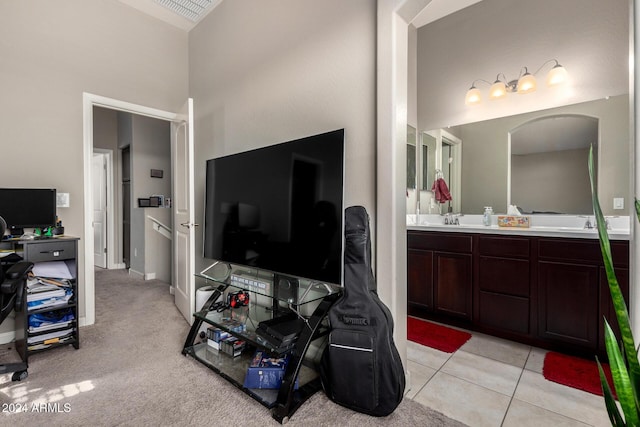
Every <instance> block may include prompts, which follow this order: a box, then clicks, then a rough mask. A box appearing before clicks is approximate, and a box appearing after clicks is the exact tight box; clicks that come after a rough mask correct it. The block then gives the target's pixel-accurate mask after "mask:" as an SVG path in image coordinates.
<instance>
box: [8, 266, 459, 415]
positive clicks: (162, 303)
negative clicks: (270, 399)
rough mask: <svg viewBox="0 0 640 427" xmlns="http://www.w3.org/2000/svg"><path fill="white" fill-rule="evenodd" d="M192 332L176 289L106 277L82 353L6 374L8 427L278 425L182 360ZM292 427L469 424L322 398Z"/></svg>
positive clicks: (37, 360)
mask: <svg viewBox="0 0 640 427" xmlns="http://www.w3.org/2000/svg"><path fill="white" fill-rule="evenodd" d="M188 329H189V328H188V325H187V323H186V322H185V320H184V319H183V318H182V316H181V315H180V313H179V312H178V310H177V309H176V307H175V306H174V304H173V296H171V295H170V294H169V292H168V285H167V284H165V283H161V282H158V281H147V282H144V281H142V280H138V279H135V278H133V277H131V276H129V275H128V274H127V273H126V272H125V271H123V270H117V271H106V270H99V271H97V272H96V323H95V324H94V325H92V326H87V327H83V328H81V329H80V349H79V350H75V349H74V348H73V347H72V346H66V347H62V348H58V349H54V350H51V351H48V352H44V353H40V354H36V355H33V356H32V357H31V358H30V360H29V377H28V378H27V379H26V380H24V381H22V382H11V375H10V374H5V375H0V405H1V413H0V425H24V426H43V425H47V426H191V425H194V426H195V425H225V426H234V425H242V426H260V427H264V426H268V425H279V424H278V423H277V422H276V421H275V420H273V419H272V418H271V414H270V412H269V410H268V409H267V408H265V407H264V406H262V405H260V404H259V403H258V402H256V401H254V400H253V399H251V398H250V397H249V396H247V395H245V394H244V393H242V392H241V391H240V390H239V389H237V388H236V387H234V386H233V385H231V384H229V383H228V382H227V381H225V380H224V379H222V378H220V377H219V376H217V375H216V374H215V373H213V372H212V371H210V370H209V369H207V368H206V367H204V366H203V365H201V364H200V363H198V362H196V361H195V360H193V359H191V358H188V357H185V356H183V355H182V354H181V350H182V345H183V344H184V339H185V337H186V335H187V332H188ZM287 425H290V426H369V425H371V426H376V425H380V426H382V425H384V426H462V424H460V423H458V422H457V421H453V420H451V419H449V418H446V417H445V416H443V415H442V414H440V413H437V412H435V411H432V410H429V409H428V408H425V407H423V406H421V405H419V404H417V403H415V402H413V401H411V400H408V399H405V400H404V401H403V402H402V403H401V404H400V406H399V407H398V408H397V409H396V411H395V412H394V413H393V414H391V415H390V416H388V417H385V418H375V417H370V416H367V415H364V414H360V413H356V412H353V411H350V410H348V409H345V408H342V407H340V406H338V405H336V404H334V403H333V402H331V401H329V400H328V399H327V398H326V396H325V395H324V393H322V392H319V393H316V394H315V395H314V396H312V397H311V398H310V399H309V400H308V401H307V402H306V403H304V404H303V405H302V406H301V407H300V408H299V409H298V411H297V412H296V413H295V414H294V415H293V416H292V418H291V419H290V420H289V422H288V423H287Z"/></svg>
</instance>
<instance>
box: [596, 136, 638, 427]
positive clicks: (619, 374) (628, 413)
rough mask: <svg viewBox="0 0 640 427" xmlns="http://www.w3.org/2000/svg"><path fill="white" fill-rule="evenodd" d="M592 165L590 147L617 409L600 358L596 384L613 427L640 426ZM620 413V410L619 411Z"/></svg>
mask: <svg viewBox="0 0 640 427" xmlns="http://www.w3.org/2000/svg"><path fill="white" fill-rule="evenodd" d="M593 169H594V167H593V147H591V149H590V150H589V178H590V181H591V196H592V201H593V212H594V214H595V218H596V224H597V228H598V239H599V241H600V249H601V251H602V258H603V261H604V267H605V270H606V273H607V281H608V283H609V291H610V293H611V300H612V301H613V307H614V309H615V312H616V319H617V321H618V327H619V329H620V335H621V343H620V346H618V340H617V338H616V336H615V334H614V333H613V331H612V329H611V326H609V323H608V322H607V320H606V319H604V327H605V346H606V351H607V357H608V358H609V365H610V367H611V376H612V378H613V386H614V390H615V392H616V395H617V397H618V401H619V402H620V409H619V408H618V405H617V404H616V399H615V398H614V395H613V392H612V390H611V388H610V386H609V383H608V382H607V379H606V377H605V374H604V370H603V369H602V365H601V364H600V361H599V360H598V358H597V357H596V361H597V362H598V370H599V371H600V383H601V385H602V392H603V396H604V401H605V405H606V408H607V413H608V414H609V420H610V421H611V425H613V426H640V402H639V396H640V363H638V351H637V350H636V345H635V341H634V339H633V334H632V332H631V326H630V324H629V312H628V310H627V304H626V303H625V301H624V297H623V296H622V291H621V290H620V286H619V284H618V279H617V278H616V275H615V272H614V271H613V261H612V256H611V246H610V244H609V235H608V233H607V226H606V222H605V218H604V215H603V214H602V209H601V208H600V202H599V201H598V194H597V192H596V188H595V182H594V170H593ZM635 208H636V214H637V215H638V217H639V218H640V202H638V200H636V201H635ZM620 410H621V411H622V413H621V411H620Z"/></svg>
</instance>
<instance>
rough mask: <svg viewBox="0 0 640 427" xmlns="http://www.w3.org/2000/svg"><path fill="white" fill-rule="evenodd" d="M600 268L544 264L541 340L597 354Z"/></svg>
mask: <svg viewBox="0 0 640 427" xmlns="http://www.w3.org/2000/svg"><path fill="white" fill-rule="evenodd" d="M598 288H599V278H598V266H594V265H585V264H568V263H557V262H548V261H541V262H540V268H539V276H538V290H539V292H540V298H539V302H538V335H539V336H540V338H543V339H547V340H551V341H557V342H560V343H562V344H572V345H577V346H580V347H583V348H585V349H592V350H595V349H596V347H597V344H598V322H599V319H598V305H599V303H598V299H599V298H598V294H599V292H598Z"/></svg>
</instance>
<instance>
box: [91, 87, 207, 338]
mask: <svg viewBox="0 0 640 427" xmlns="http://www.w3.org/2000/svg"><path fill="white" fill-rule="evenodd" d="M186 105H189V106H190V107H191V106H192V101H191V100H188V103H187V104H186ZM94 107H103V108H106V109H111V110H117V111H122V112H127V113H133V114H137V115H140V116H145V117H150V118H155V119H160V120H165V121H167V122H169V123H170V124H171V125H170V129H171V130H170V134H171V135H170V139H171V146H172V149H173V148H174V147H175V146H176V144H177V143H178V142H179V141H180V138H179V137H178V135H179V133H178V131H177V129H179V128H187V129H188V130H189V132H188V134H186V132H184V133H185V136H184V138H182V139H184V140H185V141H186V143H185V144H183V145H184V147H186V148H185V149H184V150H183V152H182V153H181V154H185V153H186V154H187V156H186V158H188V159H189V160H190V164H191V165H192V164H193V151H192V147H193V110H192V108H189V109H188V110H185V111H187V113H184V112H180V113H172V112H167V111H163V110H157V109H154V108H149V107H145V106H141V105H137V104H131V103H128V102H124V101H119V100H116V99H111V98H106V97H103V96H99V95H94V94H90V93H86V92H85V93H83V135H84V138H83V140H84V144H83V159H84V162H83V163H84V216H85V218H92V214H93V191H92V158H93V151H94V149H93V125H94V123H93V114H94V111H93V109H94ZM185 123H187V124H188V126H185ZM182 157H185V156H182ZM171 159H172V162H175V159H174V154H173V151H172V155H171ZM181 171H183V173H184V174H186V176H185V177H181V178H184V179H181V181H185V180H186V181H187V183H188V184H189V185H183V186H182V187H181V188H182V190H183V192H182V198H184V199H187V200H188V201H190V202H192V201H193V167H187V168H183V169H181ZM177 175H178V174H173V177H172V180H175V179H177V178H178V177H177ZM173 184H175V182H174V183H173ZM178 210H180V212H181V214H182V216H183V217H185V216H187V217H188V218H189V221H184V220H183V221H181V222H182V223H184V224H185V225H184V226H185V227H186V228H189V227H190V226H191V225H193V224H192V223H193V222H194V218H193V209H182V208H181V206H180V208H179V204H178V203H177V202H176V203H175V208H174V209H173V212H174V216H175V212H176V211H178ZM175 222H176V221H175V218H174V223H175ZM178 223H180V222H178ZM173 228H174V233H175V229H176V227H173ZM83 236H84V242H83V243H84V266H83V267H82V268H81V271H83V272H84V277H83V281H84V312H85V316H84V318H81V319H80V324H81V326H84V325H91V324H93V323H95V277H94V274H93V269H94V264H93V251H94V230H93V221H90V220H88V221H85V222H84V230H83ZM188 237H189V238H188V239H184V238H182V239H181V240H183V241H184V242H182V243H183V245H182V246H183V247H188V248H191V250H190V252H191V253H193V248H192V246H193V231H191V232H190V233H189V234H188ZM173 245H174V246H175V245H176V239H174V240H173ZM175 252H178V251H174V253H175ZM188 261H189V262H184V263H183V265H182V267H183V270H185V274H184V277H186V278H187V280H188V282H186V283H184V284H182V285H181V286H182V288H184V291H185V292H183V293H181V294H180V295H181V299H182V296H183V295H185V296H186V298H187V300H188V301H182V300H181V299H180V300H179V298H178V293H176V297H175V299H176V301H175V303H176V305H177V306H178V307H181V306H186V307H187V308H190V307H192V306H193V305H194V304H195V289H194V280H193V270H194V266H193V257H190V258H189V260H188ZM175 262H176V260H175V255H174V263H175ZM174 277H175V275H174ZM171 286H172V288H171V293H173V287H175V286H176V282H175V278H174V283H172V284H171ZM191 300H193V301H191ZM181 311H182V310H181ZM187 312H188V317H187V314H186V313H185V312H184V311H183V314H184V315H185V318H187V320H188V319H189V318H191V313H192V312H193V310H187Z"/></svg>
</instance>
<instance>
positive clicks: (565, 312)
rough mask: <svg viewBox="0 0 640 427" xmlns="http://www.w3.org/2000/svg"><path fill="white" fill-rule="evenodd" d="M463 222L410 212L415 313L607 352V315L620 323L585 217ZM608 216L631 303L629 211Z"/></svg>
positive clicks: (549, 344) (558, 346)
mask: <svg viewBox="0 0 640 427" xmlns="http://www.w3.org/2000/svg"><path fill="white" fill-rule="evenodd" d="M475 217H478V218H475ZM458 219H459V221H456V225H444V224H443V223H440V221H442V217H438V216H426V215H425V216H421V217H420V220H417V219H416V218H415V217H414V218H413V221H412V219H411V218H408V224H409V225H407V249H408V254H407V259H408V276H407V286H408V313H409V314H410V315H413V316H417V317H421V318H426V319H433V320H437V321H441V322H443V323H449V324H452V325H457V326H462V327H465V328H468V329H471V330H476V331H480V332H483V333H487V334H490V335H495V336H499V337H502V338H506V339H510V340H514V341H518V342H522V343H526V344H530V345H535V346H538V347H542V348H548V349H555V350H560V351H565V352H571V353H577V354H583V355H587V356H590V357H591V356H593V354H594V353H597V354H601V355H604V354H605V348H604V339H603V321H602V319H603V317H605V318H607V319H608V320H609V323H610V324H611V325H612V327H613V328H614V331H616V332H617V322H616V321H615V313H614V311H613V306H612V304H611V301H610V296H609V288H608V283H607V278H606V272H605V269H604V265H603V261H602V255H601V252H600V245H599V241H598V234H597V230H596V229H593V228H586V229H585V228H584V227H583V225H582V224H583V223H586V222H587V220H588V218H584V217H577V216H576V217H572V218H562V219H561V218H559V217H555V218H543V217H542V216H541V217H539V218H532V219H531V221H532V225H531V227H529V228H522V229H517V228H503V227H497V226H496V225H491V226H483V225H481V221H482V217H481V216H480V215H469V216H461V217H459V218H458ZM547 220H548V221H549V222H546V221H547ZM559 220H560V222H559ZM562 220H564V221H565V223H564V224H563V223H562ZM591 221H593V217H591ZM610 221H611V229H610V230H609V236H610V239H611V250H612V254H613V261H614V267H615V271H616V275H617V278H618V282H619V283H620V286H621V288H622V291H623V293H624V295H625V298H627V301H628V295H629V228H628V224H629V222H628V221H629V217H617V218H611V219H610ZM412 222H413V223H412ZM551 222H553V223H555V225H553V224H551ZM495 223H496V222H495V221H494V222H493V224H495ZM558 224H563V225H558ZM591 224H592V222H591ZM625 226H626V228H625Z"/></svg>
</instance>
